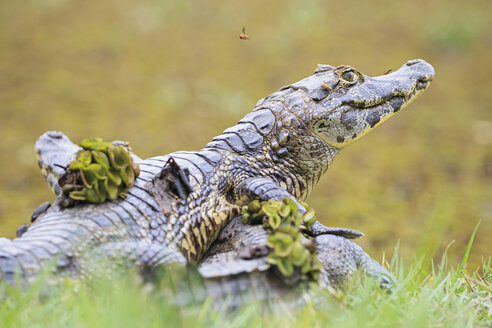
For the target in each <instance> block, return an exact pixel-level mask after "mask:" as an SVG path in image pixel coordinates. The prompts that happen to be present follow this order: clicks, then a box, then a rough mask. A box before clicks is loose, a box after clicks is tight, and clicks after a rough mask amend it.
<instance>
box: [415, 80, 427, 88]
mask: <svg viewBox="0 0 492 328" xmlns="http://www.w3.org/2000/svg"><path fill="white" fill-rule="evenodd" d="M428 85H429V81H418V82H417V85H416V86H415V90H424V89H425V88H427V86H428Z"/></svg>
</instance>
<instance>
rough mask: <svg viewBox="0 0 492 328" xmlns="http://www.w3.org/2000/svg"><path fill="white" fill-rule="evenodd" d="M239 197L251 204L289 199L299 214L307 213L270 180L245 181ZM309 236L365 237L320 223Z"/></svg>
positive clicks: (312, 229)
mask: <svg viewBox="0 0 492 328" xmlns="http://www.w3.org/2000/svg"><path fill="white" fill-rule="evenodd" d="M238 195H239V199H241V200H242V201H243V202H245V203H249V202H250V201H252V200H255V199H259V200H261V201H268V200H282V199H284V198H286V197H287V198H290V199H292V200H293V201H294V202H295V203H296V204H297V208H298V210H299V212H301V213H302V214H304V213H306V208H305V207H304V206H303V205H302V204H301V203H300V202H299V201H298V200H297V199H296V198H295V197H294V196H292V195H291V194H290V193H289V192H288V191H287V190H285V189H284V188H282V187H280V186H279V185H278V184H277V183H276V182H275V181H273V180H271V179H269V178H265V177H261V178H256V177H255V178H248V179H246V180H244V181H243V182H241V183H240V184H239V186H238ZM308 234H309V235H310V236H312V237H316V236H320V235H337V236H342V237H345V238H348V239H355V238H358V237H360V236H363V235H364V234H363V233H362V232H359V231H356V230H352V229H349V228H339V227H327V226H325V225H323V224H321V223H319V222H318V221H316V222H315V223H314V224H313V226H312V227H311V231H309V232H308Z"/></svg>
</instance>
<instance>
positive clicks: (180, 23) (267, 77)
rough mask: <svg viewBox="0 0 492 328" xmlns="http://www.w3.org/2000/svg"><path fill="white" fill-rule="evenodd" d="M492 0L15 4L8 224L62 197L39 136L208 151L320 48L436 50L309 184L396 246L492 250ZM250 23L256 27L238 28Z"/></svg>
mask: <svg viewBox="0 0 492 328" xmlns="http://www.w3.org/2000/svg"><path fill="white" fill-rule="evenodd" d="M491 4H492V2H491V1H490V0H483V1H477V0H475V1H466V2H465V1H449V0H434V1H358V2H355V1H316V0H306V1H298V0H295V1H258V0H253V1H157V0H154V1H151V0H139V1H131V0H109V1H75V0H72V1H70V0H37V1H34V0H31V1H27V0H19V1H2V2H1V3H0V154H1V159H2V160H1V161H0V194H1V197H0V236H7V237H14V235H15V229H16V227H17V226H18V225H20V224H21V223H23V222H28V221H29V218H30V215H31V213H32V210H33V209H34V208H35V207H36V206H37V205H39V204H40V203H42V202H44V201H46V200H50V201H51V200H53V199H54V196H53V195H52V193H51V192H50V190H49V188H48V186H47V184H46V183H45V182H44V180H43V178H42V177H41V174H40V173H39V169H38V167H37V164H36V161H35V157H34V152H33V145H34V142H35V140H36V138H37V137H38V136H39V135H41V134H42V133H43V132H45V131H47V130H61V131H63V132H64V133H65V134H67V135H68V136H69V137H70V138H71V139H72V140H73V141H75V142H79V141H80V140H81V139H82V138H84V137H88V136H101V137H103V138H104V139H108V140H114V139H119V140H129V141H131V144H132V147H133V150H134V151H135V152H136V153H137V154H139V155H140V156H141V157H144V158H145V157H150V156H154V155H161V154H165V153H169V152H172V151H176V150H196V149H200V148H201V147H203V146H204V145H205V144H206V143H207V142H208V141H209V140H210V139H211V138H212V137H213V136H214V135H217V134H219V133H220V132H221V131H223V130H224V129H225V128H227V127H229V126H231V125H233V124H235V123H236V122H237V121H238V120H239V119H240V118H242V116H244V115H245V114H246V113H247V112H248V111H250V110H251V109H252V108H253V107H254V105H255V103H256V101H257V100H258V99H259V98H262V97H264V96H266V95H268V94H270V93H272V92H274V91H276V90H277V89H279V88H280V87H281V86H283V85H286V84H289V83H292V82H295V81H297V80H299V79H301V78H303V77H305V76H307V75H310V74H311V73H312V72H313V71H314V69H315V67H316V64H318V63H324V64H331V65H340V64H349V65H352V66H354V67H356V68H357V69H359V70H360V71H362V72H363V73H365V74H367V75H381V74H382V73H383V72H384V71H385V70H387V69H389V68H393V69H397V68H398V67H400V66H401V65H402V64H403V63H405V62H406V61H407V60H409V59H413V58H423V59H425V60H427V61H429V62H430V63H431V64H433V65H434V68H435V70H436V77H435V80H434V82H433V84H432V85H431V87H430V88H429V89H428V91H426V93H424V95H422V96H421V97H420V99H418V100H417V101H416V102H414V103H413V104H412V105H411V106H410V107H409V108H407V109H406V110H404V111H403V112H401V113H399V114H398V115H397V116H396V117H394V118H392V119H391V120H390V121H389V122H387V123H386V124H384V125H383V126H382V127H381V128H378V129H377V130H376V131H374V132H372V133H371V134H369V136H367V137H365V138H363V139H362V140H360V141H359V142H357V143H355V144H354V145H351V146H350V147H348V148H347V149H346V150H344V151H343V152H342V153H341V155H340V156H339V158H338V159H337V161H335V163H334V165H333V166H332V167H331V168H330V169H329V170H328V172H327V173H326V174H325V176H324V177H323V178H322V180H321V182H320V184H319V185H318V186H317V188H316V189H315V191H314V192H313V194H312V195H311V196H310V197H309V199H308V202H309V204H310V205H311V206H312V207H313V208H314V209H315V210H316V211H317V213H318V215H319V217H320V218H322V219H323V220H324V222H325V223H326V224H329V225H333V226H347V227H352V228H355V229H358V230H361V231H363V232H365V233H366V237H364V238H363V239H361V240H360V241H359V244H360V245H362V246H363V247H364V248H365V249H366V250H367V251H368V252H369V253H370V254H371V255H373V256H374V257H375V258H377V259H380V258H381V255H382V253H383V252H385V253H386V254H387V256H388V255H390V254H392V253H393V250H394V247H395V245H396V244H397V242H398V241H400V254H401V255H402V256H403V258H404V259H405V260H406V261H407V263H408V262H410V261H411V260H412V259H413V258H414V257H415V255H417V256H421V255H426V256H428V257H429V256H432V255H433V254H434V253H435V254H436V257H439V256H440V254H442V252H443V250H444V249H445V247H446V246H447V245H448V244H450V243H451V242H452V241H453V240H454V241H455V242H454V243H453V244H452V245H451V246H450V248H449V251H448V254H449V259H450V261H451V262H452V263H453V264H457V263H458V262H459V261H460V260H461V258H462V256H463V253H464V250H465V247H466V243H467V242H468V239H469V237H470V234H471V232H472V230H473V228H474V227H475V225H476V224H477V222H478V221H479V220H481V221H482V223H481V226H480V228H479V230H478V233H477V237H476V241H475V244H474V246H473V248H472V253H471V265H472V266H473V267H475V266H477V265H479V264H480V263H481V261H482V258H488V257H490V256H491V255H492V252H491V249H492V242H491V238H492V90H491V87H492V69H491V58H492V34H491V31H492V28H491V27H492V24H491V18H490V13H491V12H492V5H491ZM243 26H245V27H246V32H247V34H248V35H249V37H250V38H251V40H250V41H242V40H240V39H239V37H238V35H239V33H240V32H241V28H242V27H243Z"/></svg>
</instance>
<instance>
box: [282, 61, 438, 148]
mask: <svg viewBox="0 0 492 328" xmlns="http://www.w3.org/2000/svg"><path fill="white" fill-rule="evenodd" d="M433 77H434V68H433V67H432V66H431V65H430V64H428V63H426V62H425V61H423V60H421V59H414V60H410V61H408V62H407V63H406V64H404V65H403V66H402V67H400V69H398V70H397V71H395V72H393V73H390V74H386V75H382V76H378V77H369V76H366V75H364V74H362V73H361V72H359V71H358V70H356V69H354V68H352V67H350V66H347V65H342V66H338V67H333V66H329V65H319V66H318V68H317V69H316V71H315V74H314V75H312V76H310V77H308V78H306V79H303V80H301V81H299V82H297V83H295V84H292V85H290V86H287V87H285V88H295V89H297V88H299V89H303V90H305V91H306V92H307V93H308V95H309V97H311V99H312V100H313V101H314V103H315V104H314V105H313V107H312V108H311V110H309V111H307V113H306V115H309V117H307V119H305V122H306V123H307V125H308V127H309V128H310V129H311V131H312V132H314V133H315V134H316V135H317V136H319V138H321V139H322V140H323V141H324V142H326V143H327V144H328V145H330V146H333V147H335V148H337V149H341V148H343V147H345V146H346V145H348V144H350V143H352V142H354V141H355V140H358V139H360V138H361V137H362V136H364V135H365V134H367V133H368V132H369V131H371V130H373V129H374V128H375V127H377V126H379V125H381V124H382V123H383V122H385V121H386V120H387V119H389V118H390V117H391V116H393V115H394V114H395V113H397V112H398V111H399V110H400V109H402V108H403V107H405V106H406V105H408V104H409V103H410V102H411V101H412V100H413V99H415V98H416V97H417V96H418V95H420V94H421V93H422V92H423V91H424V90H425V89H426V88H427V87H428V86H429V84H430V82H431V80H432V78H433Z"/></svg>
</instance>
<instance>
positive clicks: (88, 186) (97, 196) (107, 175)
mask: <svg viewBox="0 0 492 328" xmlns="http://www.w3.org/2000/svg"><path fill="white" fill-rule="evenodd" d="M80 147H82V149H81V150H79V151H78V152H77V154H76V159H75V160H74V161H72V162H71V163H70V164H69V167H68V168H69V169H68V171H67V173H66V174H65V175H64V176H63V177H61V178H60V181H59V184H60V186H61V187H62V190H63V195H64V196H65V198H66V199H65V200H64V201H63V202H62V206H65V207H67V206H70V205H72V204H73V203H74V202H78V201H81V202H84V201H85V202H89V203H95V204H99V203H103V202H104V201H106V200H107V199H117V198H118V197H120V198H125V197H126V195H127V192H128V188H130V187H131V186H133V184H134V182H135V179H136V178H137V177H138V175H139V174H140V169H139V167H138V165H137V164H135V163H133V160H132V158H131V156H130V153H129V152H128V150H127V149H126V148H125V147H123V146H121V145H117V146H115V145H113V144H111V143H109V142H104V141H103V140H102V139H101V138H89V139H84V140H82V141H81V142H80Z"/></svg>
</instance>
